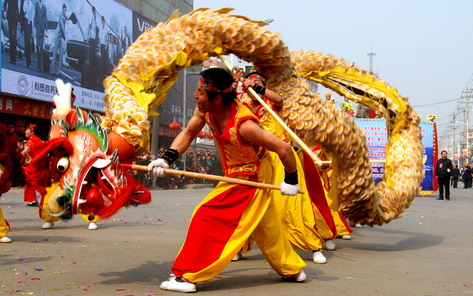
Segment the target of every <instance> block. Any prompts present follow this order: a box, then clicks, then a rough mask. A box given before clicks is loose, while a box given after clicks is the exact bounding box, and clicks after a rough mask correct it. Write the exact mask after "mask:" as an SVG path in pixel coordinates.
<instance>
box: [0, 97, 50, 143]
mask: <svg viewBox="0 0 473 296" xmlns="http://www.w3.org/2000/svg"><path fill="white" fill-rule="evenodd" d="M52 108H53V106H52V104H51V103H49V102H42V101H36V100H32V99H28V98H22V97H13V96H8V95H0V116H1V120H0V121H1V122H2V123H4V124H5V125H6V126H7V127H8V128H9V129H11V128H13V130H14V133H15V134H16V135H17V137H18V139H19V140H24V139H25V129H26V127H27V126H28V125H29V124H35V125H36V129H35V131H36V135H37V136H38V137H40V138H41V139H42V140H46V139H47V137H48V132H49V129H50V127H51V124H50V118H51V114H52Z"/></svg>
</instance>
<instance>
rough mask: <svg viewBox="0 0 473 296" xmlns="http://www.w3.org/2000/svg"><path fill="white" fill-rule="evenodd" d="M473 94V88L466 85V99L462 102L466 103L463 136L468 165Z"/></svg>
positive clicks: (463, 96)
mask: <svg viewBox="0 0 473 296" xmlns="http://www.w3.org/2000/svg"><path fill="white" fill-rule="evenodd" d="M472 94H473V88H470V87H466V88H465V89H464V90H463V91H462V97H461V98H462V99H464V101H462V103H464V104H465V105H464V107H463V137H464V143H465V146H464V149H465V150H466V155H465V160H466V165H468V164H469V163H470V139H469V137H470V135H469V131H468V129H469V118H470V106H469V103H470V98H472Z"/></svg>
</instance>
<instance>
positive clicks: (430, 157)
mask: <svg viewBox="0 0 473 296" xmlns="http://www.w3.org/2000/svg"><path fill="white" fill-rule="evenodd" d="M354 122H355V123H356V124H357V125H358V126H359V127H360V128H361V129H362V130H363V131H364V133H365V136H366V143H367V145H368V151H369V158H370V159H382V160H386V144H387V143H388V134H387V128H386V121H385V120H384V119H360V118H354ZM420 129H421V134H422V146H423V152H422V153H423V159H424V161H425V162H424V168H423V170H424V180H423V181H422V191H435V190H436V186H435V181H436V179H435V172H434V164H435V161H436V160H435V155H436V149H437V144H436V136H435V129H434V124H433V123H427V122H426V123H421V124H420ZM371 167H372V169H373V178H374V179H375V182H376V183H378V182H379V181H381V180H382V178H383V174H384V164H383V163H372V164H371Z"/></svg>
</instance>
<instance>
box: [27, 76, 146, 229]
mask: <svg viewBox="0 0 473 296" xmlns="http://www.w3.org/2000/svg"><path fill="white" fill-rule="evenodd" d="M56 85H57V89H58V93H59V94H58V95H56V96H55V97H54V103H55V105H56V109H55V111H54V113H53V114H52V116H51V132H50V135H49V140H48V141H46V142H44V143H42V144H39V145H38V147H33V148H34V149H32V151H31V154H32V159H33V160H32V162H31V165H29V167H30V168H29V170H27V173H29V174H32V175H33V176H34V177H35V179H36V185H37V188H38V190H37V191H38V192H40V193H41V194H42V195H43V198H44V200H47V201H48V203H47V206H45V207H44V208H43V211H45V210H46V211H47V213H48V214H50V215H54V216H60V217H61V218H63V219H69V218H71V217H72V215H75V214H81V215H83V216H84V215H85V216H88V219H89V220H90V221H92V220H94V219H96V218H97V217H100V218H106V217H110V216H112V215H113V214H115V213H116V212H117V211H118V210H119V209H120V208H122V207H123V206H129V205H134V206H136V205H138V204H142V203H147V202H149V201H150V193H149V191H148V190H147V189H146V187H144V186H142V185H140V184H139V183H138V182H137V181H136V180H135V179H134V178H133V177H132V176H131V175H130V174H129V173H128V172H127V171H126V170H123V169H122V168H121V166H120V164H119V162H118V161H119V159H118V153H117V152H118V151H117V150H116V149H115V150H114V151H110V149H109V148H110V147H109V139H108V134H107V132H106V131H105V130H104V129H102V127H101V126H100V122H99V120H98V119H97V117H95V116H94V115H92V114H91V113H87V112H85V111H84V110H82V109H80V108H72V107H71V93H72V91H71V85H70V84H69V83H68V84H66V85H64V83H63V82H62V81H61V80H57V81H56Z"/></svg>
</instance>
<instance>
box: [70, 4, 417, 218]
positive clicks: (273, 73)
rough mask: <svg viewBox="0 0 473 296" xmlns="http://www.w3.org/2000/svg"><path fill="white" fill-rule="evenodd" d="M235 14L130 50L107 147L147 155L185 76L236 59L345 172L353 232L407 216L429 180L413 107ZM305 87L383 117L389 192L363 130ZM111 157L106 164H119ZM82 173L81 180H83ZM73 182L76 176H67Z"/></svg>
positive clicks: (116, 79) (363, 75)
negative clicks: (161, 113) (161, 109)
mask: <svg viewBox="0 0 473 296" xmlns="http://www.w3.org/2000/svg"><path fill="white" fill-rule="evenodd" d="M230 12H231V9H229V8H223V9H219V10H209V9H197V10H195V11H193V12H191V13H189V14H186V15H183V16H181V17H178V15H177V14H174V15H173V16H172V17H171V18H170V19H169V20H168V21H167V22H166V23H160V24H158V25H157V26H155V27H151V28H149V29H148V30H147V31H146V32H144V33H143V34H142V35H141V36H140V37H139V38H138V39H137V40H136V41H135V42H134V43H133V44H132V45H131V46H130V47H129V48H128V50H127V52H126V54H125V55H124V56H123V58H122V59H121V60H120V61H119V63H118V65H117V67H116V68H115V69H114V71H113V72H112V74H111V75H110V76H109V77H107V78H106V79H105V81H104V87H105V99H104V100H105V102H106V105H107V107H106V109H105V116H104V117H103V120H102V122H101V126H102V128H103V130H104V131H108V134H109V143H118V142H123V145H125V146H129V148H130V147H131V148H132V149H131V152H129V153H128V154H127V155H126V156H123V157H131V156H133V151H135V153H136V151H139V150H140V149H142V148H144V149H147V148H148V145H149V127H150V124H149V121H148V117H149V116H153V115H157V114H156V113H155V112H154V111H153V110H154V107H156V106H158V105H160V104H161V103H162V102H163V101H164V100H165V98H166V93H167V91H168V90H169V89H170V87H171V86H172V85H173V83H174V82H175V81H176V80H177V79H178V71H179V70H181V69H184V68H186V67H190V66H195V65H200V64H201V63H202V61H203V60H205V59H208V58H209V57H211V56H219V55H226V54H230V53H233V54H235V55H237V56H238V57H239V58H242V59H244V60H246V61H248V62H251V63H253V65H254V69H255V70H256V71H259V72H262V73H265V75H266V76H267V83H268V87H270V88H271V89H272V90H274V91H276V92H277V93H279V95H280V96H281V97H282V98H283V99H284V108H283V110H282V111H281V117H282V118H283V119H284V121H285V123H286V124H287V125H288V126H289V127H290V128H291V129H292V130H293V131H294V132H295V133H296V134H297V136H299V137H300V138H301V139H302V140H303V141H304V142H305V143H307V144H309V145H312V146H315V145H317V144H320V146H321V147H322V149H323V150H324V153H326V154H327V155H329V156H331V158H332V159H333V166H334V168H335V169H336V170H337V171H338V172H339V174H338V177H337V180H336V182H335V183H336V184H332V189H331V191H332V190H333V191H332V192H331V194H333V195H334V196H336V198H337V200H338V202H339V209H340V210H341V211H342V212H343V213H345V214H346V215H347V217H348V218H349V219H350V220H351V221H352V222H355V223H362V224H368V225H381V224H383V223H387V222H389V221H391V220H392V219H394V218H396V217H398V216H400V215H401V214H402V212H403V211H404V209H405V208H407V207H408V206H409V204H410V203H411V202H412V200H413V198H414V196H415V194H416V193H417V191H418V190H419V186H420V183H421V181H422V178H423V175H422V161H421V159H422V153H421V151H422V147H421V137H420V132H419V127H418V124H419V120H418V118H417V116H416V114H415V113H414V111H413V110H412V108H411V107H410V105H409V103H408V102H407V100H406V99H405V98H403V97H402V96H400V95H399V94H398V92H397V90H396V89H395V88H393V87H390V86H389V85H387V84H386V83H384V82H383V81H381V80H379V79H377V78H376V77H374V76H373V75H371V74H369V73H367V72H366V71H364V70H362V69H359V68H357V67H355V66H354V65H353V64H350V63H347V62H346V61H344V60H342V59H337V58H335V57H333V56H329V55H323V54H320V53H316V52H311V51H295V52H292V53H291V52H290V51H289V49H288V47H287V46H286V45H285V44H284V42H283V41H282V39H281V36H280V35H279V34H278V33H275V32H272V31H270V30H268V29H267V28H266V27H265V25H266V23H265V22H261V21H254V20H250V19H248V18H246V17H244V16H238V15H232V14H230ZM305 79H309V80H312V81H316V82H318V83H321V84H322V85H324V86H326V87H328V88H330V89H332V90H334V91H336V92H338V93H339V94H341V95H343V96H345V97H347V98H348V99H350V100H353V101H355V102H358V103H362V104H364V105H367V106H370V107H371V108H374V109H376V110H378V111H379V112H380V113H381V114H383V115H384V117H385V118H386V121H387V127H388V133H389V144H388V147H387V151H386V171H385V175H384V179H383V181H382V182H381V183H379V184H378V185H375V184H374V181H373V178H372V175H371V174H372V171H371V167H370V164H369V158H368V148H367V145H366V141H365V137H364V135H363V132H362V130H361V129H360V128H359V127H357V126H356V124H355V123H354V122H353V120H352V119H351V117H350V116H348V115H347V114H345V113H344V112H342V111H340V110H339V109H338V108H337V107H336V106H335V105H334V104H332V103H329V102H326V101H322V100H321V99H320V97H318V96H317V95H315V94H314V93H312V92H311V90H310V89H309V88H308V87H307V84H306V83H305ZM78 114H79V113H78ZM112 135H113V139H112V138H110V137H111V136H112ZM73 144H74V143H73ZM115 146H116V145H115ZM108 150H109V153H108V154H107V153H105V155H106V157H105V158H107V159H112V160H113V154H110V153H112V152H111V150H110V149H108ZM110 155H112V156H110ZM121 157H122V156H121ZM86 163H87V161H86ZM84 165H85V164H81V165H79V167H78V168H76V170H79V171H82V170H83V166H84ZM81 166H82V167H81ZM67 176H70V174H69V175H68V174H63V177H64V178H65V179H67ZM79 179H80V178H79ZM97 180H98V179H97ZM72 182H73V183H75V184H78V182H81V180H74V181H72ZM62 183H63V184H66V185H67V183H69V184H70V183H71V181H68V182H67V183H66V182H65V181H64V182H62ZM62 183H61V184H62ZM66 187H67V186H66ZM75 190H76V191H77V188H76V189H75ZM75 195H76V194H75V193H71V196H75Z"/></svg>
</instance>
